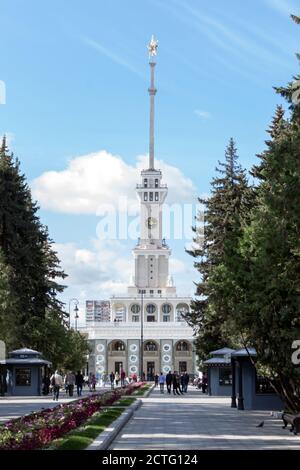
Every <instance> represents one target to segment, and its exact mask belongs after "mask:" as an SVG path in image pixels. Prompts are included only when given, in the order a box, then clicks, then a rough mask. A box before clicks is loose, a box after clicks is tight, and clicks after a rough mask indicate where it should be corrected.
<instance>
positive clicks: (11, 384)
mask: <svg viewBox="0 0 300 470" xmlns="http://www.w3.org/2000/svg"><path fill="white" fill-rule="evenodd" d="M50 366H51V362H49V361H47V360H45V359H43V358H42V353H40V352H38V351H34V350H33V349H27V348H23V349H16V350H15V351H12V352H10V353H9V357H8V358H7V359H4V360H1V361H0V368H1V376H2V387H1V388H2V394H3V393H5V394H7V395H12V396H39V395H41V394H42V382H43V377H44V376H46V375H48V369H49V367H50Z"/></svg>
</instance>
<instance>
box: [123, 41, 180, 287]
mask: <svg viewBox="0 0 300 470" xmlns="http://www.w3.org/2000/svg"><path fill="white" fill-rule="evenodd" d="M157 47H158V43H157V41H156V40H155V39H154V37H153V36H152V38H151V41H150V43H149V45H148V50H149V66H150V77H151V78H150V87H149V89H148V92H149V96H150V123H149V165H148V168H147V169H144V170H142V172H141V183H139V184H137V187H136V192H137V196H138V199H139V202H140V239H139V242H138V244H137V246H136V247H135V248H134V250H133V254H134V260H135V273H134V277H133V285H132V286H130V287H129V289H128V293H129V294H131V295H135V294H136V293H137V292H138V291H139V289H144V290H146V292H147V289H149V291H150V290H151V293H152V294H158V295H172V294H173V295H175V294H176V289H175V287H174V286H173V285H172V284H173V282H172V279H171V278H170V276H169V256H170V254H171V250H170V249H169V247H168V246H167V244H166V243H165V241H164V240H163V232H162V208H163V204H164V202H165V199H166V196H167V194H168V187H167V185H166V184H163V183H162V172H161V170H159V169H156V168H155V165H154V105H155V95H156V91H157V90H156V88H155V66H156V61H155V56H156V54H157ZM147 293H149V292H147Z"/></svg>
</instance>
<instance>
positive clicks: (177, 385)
mask: <svg viewBox="0 0 300 470" xmlns="http://www.w3.org/2000/svg"><path fill="white" fill-rule="evenodd" d="M179 392H180V393H179ZM173 394H174V395H176V394H177V395H180V394H183V392H182V391H181V389H180V376H179V374H177V372H176V371H174V374H173Z"/></svg>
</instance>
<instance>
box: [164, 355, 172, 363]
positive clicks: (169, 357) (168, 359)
mask: <svg viewBox="0 0 300 470" xmlns="http://www.w3.org/2000/svg"><path fill="white" fill-rule="evenodd" d="M170 360H171V356H169V354H165V355H164V357H163V361H164V362H170Z"/></svg>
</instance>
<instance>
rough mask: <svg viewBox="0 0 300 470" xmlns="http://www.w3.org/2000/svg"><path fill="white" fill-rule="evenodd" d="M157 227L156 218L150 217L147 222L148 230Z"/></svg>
mask: <svg viewBox="0 0 300 470" xmlns="http://www.w3.org/2000/svg"><path fill="white" fill-rule="evenodd" d="M156 225H157V220H156V219H155V217H148V219H147V220H146V226H147V227H148V228H150V229H151V228H153V227H155V226H156Z"/></svg>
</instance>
